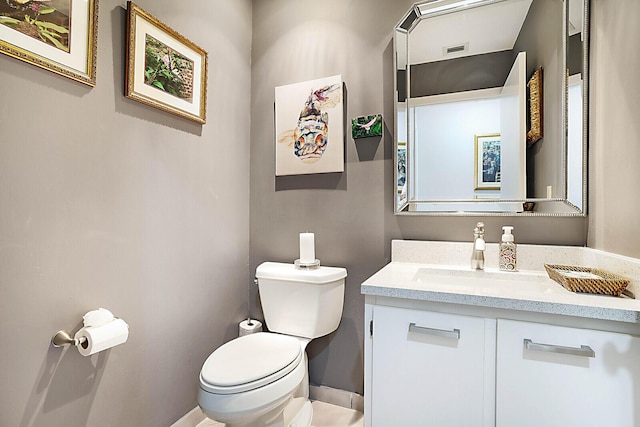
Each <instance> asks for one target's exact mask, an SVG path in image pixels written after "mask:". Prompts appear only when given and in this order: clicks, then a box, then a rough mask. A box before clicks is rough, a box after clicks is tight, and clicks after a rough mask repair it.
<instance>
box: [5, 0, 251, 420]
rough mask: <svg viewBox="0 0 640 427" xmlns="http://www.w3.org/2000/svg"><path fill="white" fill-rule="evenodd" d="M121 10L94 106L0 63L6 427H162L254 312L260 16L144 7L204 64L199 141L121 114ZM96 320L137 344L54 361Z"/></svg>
mask: <svg viewBox="0 0 640 427" xmlns="http://www.w3.org/2000/svg"><path fill="white" fill-rule="evenodd" d="M124 6H125V2H124V1H117V0H102V1H100V17H99V40H98V73H97V86H96V87H95V88H93V89H91V88H89V87H86V86H84V85H82V84H79V83H75V82H73V81H71V80H69V79H66V78H63V77H60V76H57V75H55V74H53V73H51V72H48V71H44V70H40V69H38V68H36V67H34V66H32V65H29V64H26V63H24V62H21V61H18V60H16V59H13V58H10V57H8V56H5V55H0V93H2V98H1V99H2V101H1V102H0V206H2V208H1V209H0V342H1V343H2V344H1V348H2V356H1V357H0V360H1V362H2V363H0V384H2V389H1V390H0V425H2V426H12V427H18V426H19V427H31V426H34V427H36V426H37V427H57V426H60V427H75V426H78V427H80V426H96V427H97V426H100V427H106V426H114V427H122V426H150V427H151V426H153V427H158V426H169V425H171V424H172V423H173V422H174V421H175V420H176V419H178V418H180V417H181V416H182V415H184V414H185V413H186V412H188V411H189V410H191V409H192V408H193V407H194V406H195V405H196V391H197V384H198V383H197V381H198V373H199V370H200V368H201V366H202V363H203V362H204V360H205V358H206V357H207V356H208V354H209V353H210V352H211V351H212V350H213V349H214V348H215V347H217V346H219V345H220V344H221V343H222V342H224V341H226V340H229V339H231V338H233V337H234V336H235V334H236V333H237V326H236V325H237V322H239V321H240V319H241V318H242V317H243V316H245V315H246V312H247V283H248V281H249V279H250V276H249V273H248V262H249V232H248V225H249V174H248V173H247V170H248V167H249V128H248V126H246V123H247V120H248V119H247V117H248V112H249V108H250V101H249V100H250V91H249V86H250V47H251V46H250V43H251V2H250V1H249V0H244V1H238V0H216V1H209V0H192V1H190V2H189V7H188V8H187V7H185V6H184V4H183V3H182V2H176V1H170V0H155V1H148V2H146V4H141V6H143V7H145V8H146V9H147V10H148V11H149V12H150V13H152V14H154V15H155V16H156V17H157V18H159V19H160V20H161V21H163V22H165V23H166V24H167V25H169V26H170V27H172V28H173V29H175V30H177V31H178V32H180V33H182V34H184V35H185V36H186V37H188V38H190V39H191V40H193V41H194V42H196V43H197V44H199V45H200V46H201V47H203V48H204V49H205V50H207V51H208V52H209V67H210V68H209V80H208V83H209V92H208V123H207V124H206V125H204V126H200V125H196V124H193V123H191V122H188V121H185V120H184V119H180V118H178V117H176V116H173V115H169V114H167V113H164V112H161V111H159V110H156V109H153V108H150V107H147V106H145V105H143V104H140V103H137V102H134V101H130V100H128V99H125V98H124V96H123V87H124V47H125V22H126V14H125V10H124V9H123V7H124ZM98 307H105V308H108V309H110V310H112V311H113V312H114V314H115V315H116V316H120V317H122V318H123V319H125V320H126V321H127V322H128V323H129V325H130V331H131V333H130V337H129V341H128V342H127V343H126V344H124V345H122V346H119V347H116V348H114V349H112V350H110V351H107V352H104V353H100V354H99V355H95V356H92V357H86V358H85V357H82V356H80V355H79V353H78V352H77V351H76V350H75V349H72V348H71V349H65V350H63V349H55V348H52V347H51V346H50V344H49V341H50V339H51V337H52V335H53V334H54V333H55V332H56V331H57V330H58V329H69V330H72V331H75V330H77V328H79V326H80V324H81V321H82V315H83V314H84V313H85V312H86V311H88V310H91V309H95V308H98Z"/></svg>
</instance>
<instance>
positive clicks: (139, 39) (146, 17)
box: [125, 1, 207, 124]
mask: <svg viewBox="0 0 640 427" xmlns="http://www.w3.org/2000/svg"><path fill="white" fill-rule="evenodd" d="M126 63H127V71H126V84H125V86H126V89H125V96H126V97H127V98H130V99H133V100H135V101H139V102H142V103H143V104H147V105H150V106H152V107H155V108H159V109H160V110H163V111H166V112H168V113H172V114H175V115H177V116H180V117H183V118H185V119H189V120H192V121H194V122H197V123H200V124H204V123H206V110H207V52H205V51H204V50H203V49H201V48H200V47H198V46H197V45H196V44H194V43H193V42H191V41H189V40H188V39H187V38H185V37H184V36H182V35H180V34H178V33H177V32H175V31H174V30H172V29H171V28H169V27H168V26H166V25H165V24H163V23H162V22H160V21H159V20H158V19H156V18H154V17H153V16H151V15H150V14H149V13H147V12H145V11H144V10H142V9H141V8H140V7H139V6H137V5H135V4H134V3H133V2H131V1H129V2H127V61H126Z"/></svg>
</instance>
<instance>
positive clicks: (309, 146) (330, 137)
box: [275, 75, 344, 176]
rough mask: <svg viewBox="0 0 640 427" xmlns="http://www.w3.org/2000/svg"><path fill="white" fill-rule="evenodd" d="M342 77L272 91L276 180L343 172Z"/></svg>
mask: <svg viewBox="0 0 640 427" xmlns="http://www.w3.org/2000/svg"><path fill="white" fill-rule="evenodd" d="M342 92H343V90H342V77H341V76H339V75H338V76H332V77H326V78H322V79H317V80H310V81H306V82H302V83H295V84H290V85H286V86H278V87H276V89H275V100H276V108H275V115H276V117H275V118H276V120H275V126H276V176H284V175H304V174H314V173H329V172H343V171H344V132H343V127H344V124H343V93H342Z"/></svg>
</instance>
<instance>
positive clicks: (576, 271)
mask: <svg viewBox="0 0 640 427" xmlns="http://www.w3.org/2000/svg"><path fill="white" fill-rule="evenodd" d="M544 268H545V269H546V270H547V274H549V277H550V278H551V279H553V280H555V281H556V282H558V283H560V284H561V285H562V286H564V287H565V288H567V289H568V290H570V291H571V292H587V293H591V294H604V295H615V296H620V294H621V293H622V291H624V289H625V288H626V287H627V286H628V285H629V280H628V279H625V278H624V277H621V276H618V275H616V274H613V273H609V272H607V271H604V270H598V269H597V268H590V267H575V266H572V265H550V264H545V265H544Z"/></svg>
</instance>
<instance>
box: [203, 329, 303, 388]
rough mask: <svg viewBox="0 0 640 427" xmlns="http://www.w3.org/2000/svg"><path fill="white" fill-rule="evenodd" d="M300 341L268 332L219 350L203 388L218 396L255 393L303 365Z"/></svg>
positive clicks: (207, 370) (207, 364)
mask: <svg viewBox="0 0 640 427" xmlns="http://www.w3.org/2000/svg"><path fill="white" fill-rule="evenodd" d="M303 357H304V352H303V351H302V347H301V345H300V341H299V340H298V339H296V338H294V337H291V336H288V335H280V334H274V333H267V332H259V333H256V334H251V335H246V336H244V337H240V338H237V339H234V340H232V341H229V342H228V343H226V344H224V345H222V346H221V347H220V348H218V349H217V350H215V351H214V352H213V353H211V355H210V356H209V357H208V358H207V360H206V361H205V363H204V365H203V367H202V370H201V372H200V387H201V388H202V389H203V390H205V391H207V392H209V393H214V394H235V393H242V392H245V391H249V390H254V389H257V388H260V387H263V386H265V385H267V384H270V383H272V382H274V381H277V380H279V379H281V378H282V377H284V376H286V375H287V374H289V373H291V372H292V371H293V370H294V369H295V368H296V367H297V366H298V365H299V364H300V362H301V361H302V359H303Z"/></svg>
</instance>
